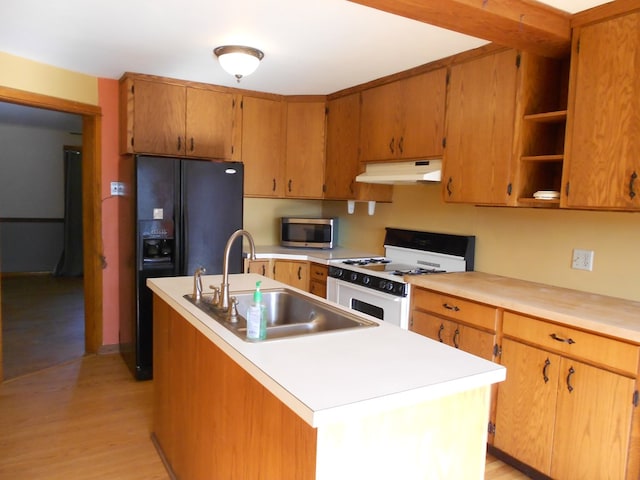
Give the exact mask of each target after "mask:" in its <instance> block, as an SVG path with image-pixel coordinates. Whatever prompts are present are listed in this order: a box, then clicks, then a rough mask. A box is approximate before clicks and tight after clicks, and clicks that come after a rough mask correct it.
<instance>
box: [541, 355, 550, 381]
mask: <svg viewBox="0 0 640 480" xmlns="http://www.w3.org/2000/svg"><path fill="white" fill-rule="evenodd" d="M549 365H551V360H549V359H548V358H547V359H546V360H545V361H544V367H542V379H543V380H544V383H547V382H548V381H549V377H548V376H547V369H548V368H549Z"/></svg>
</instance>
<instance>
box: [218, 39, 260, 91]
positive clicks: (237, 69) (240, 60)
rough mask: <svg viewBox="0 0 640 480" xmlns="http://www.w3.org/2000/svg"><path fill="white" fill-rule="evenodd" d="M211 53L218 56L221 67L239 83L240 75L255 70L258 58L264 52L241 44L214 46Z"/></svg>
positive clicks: (258, 61) (242, 75) (244, 75)
mask: <svg viewBox="0 0 640 480" xmlns="http://www.w3.org/2000/svg"><path fill="white" fill-rule="evenodd" d="M213 53H215V54H216V56H217V57H218V61H219V62H220V65H221V66H222V68H223V69H224V70H225V71H226V72H228V73H230V74H231V75H233V76H234V77H236V78H237V79H238V83H240V79H241V78H242V77H246V76H247V75H250V74H252V73H253V72H255V71H256V68H258V65H259V64H260V60H262V58H263V57H264V53H262V52H261V51H260V50H258V49H257V48H253V47H244V46H242V45H224V46H221V47H216V48H215V49H214V50H213Z"/></svg>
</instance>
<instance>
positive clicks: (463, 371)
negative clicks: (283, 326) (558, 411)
mask: <svg viewBox="0 0 640 480" xmlns="http://www.w3.org/2000/svg"><path fill="white" fill-rule="evenodd" d="M203 280H204V282H203V283H204V284H205V285H216V286H217V285H219V284H220V281H221V277H220V276H206V277H203ZM257 280H262V282H263V284H262V287H263V290H268V289H270V288H278V287H285V286H284V285H283V284H280V283H278V282H275V281H273V280H270V279H267V278H265V277H262V276H259V275H254V274H248V275H231V276H230V284H231V287H230V288H231V292H232V294H233V292H237V291H250V290H252V289H253V287H254V285H255V282H256V281H257ZM148 284H149V287H150V288H151V289H152V291H153V292H154V382H155V398H154V403H155V404H154V421H153V432H154V438H155V441H156V443H157V445H158V446H159V448H160V450H161V452H162V454H163V456H164V459H165V462H166V464H167V465H168V466H169V468H170V469H171V470H172V471H173V473H174V474H175V475H176V476H177V477H178V478H185V479H201V478H202V479H209V478H233V479H245V478H246V479H258V478H262V479H279V480H280V479H331V480H337V479H353V478H369V479H376V478H379V479H387V478H402V479H407V480H408V479H424V478H438V479H458V478H459V479H473V478H477V479H482V478H483V476H484V462H485V444H486V437H487V433H486V432H487V423H488V419H489V404H490V394H491V385H492V384H494V383H497V382H500V381H502V380H504V379H505V369H504V367H501V366H500V365H497V364H494V363H492V362H488V361H486V360H483V359H480V358H478V357H474V356H472V355H469V354H466V353H464V352H460V351H458V350H456V349H453V348H450V347H447V346H445V345H442V344H440V343H438V342H434V341H432V340H429V339H427V338H424V337H422V336H420V335H417V334H414V333H412V332H408V331H404V330H401V329H399V328H397V327H395V326H392V325H385V324H384V323H383V322H379V323H380V324H379V326H377V327H369V328H358V329H352V330H343V331H336V332H327V333H320V334H315V335H310V336H304V337H292V338H288V339H279V340H272V341H265V342H260V343H249V342H245V341H243V340H242V339H240V338H238V337H236V336H235V335H234V334H233V333H232V332H230V331H229V330H227V329H226V328H224V327H223V326H222V325H220V324H219V323H218V322H216V321H215V320H213V319H211V318H209V317H208V316H207V315H206V314H205V313H203V312H202V311H201V310H199V309H198V308H197V307H195V306H193V305H192V304H191V303H190V302H189V301H187V300H186V299H184V298H183V295H184V294H186V293H191V291H192V288H193V279H192V278H190V277H178V278H162V279H152V280H149V282H148ZM298 292H300V291H298ZM301 293H303V292H301Z"/></svg>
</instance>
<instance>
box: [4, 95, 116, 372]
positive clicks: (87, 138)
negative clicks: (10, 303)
mask: <svg viewBox="0 0 640 480" xmlns="http://www.w3.org/2000/svg"><path fill="white" fill-rule="evenodd" d="M0 101H1V102H8V103H15V104H18V105H25V106H28V107H38V108H44V109H47V110H55V111H58V112H65V113H73V114H77V115H81V116H82V158H83V164H82V217H83V218H82V224H83V226H82V234H83V249H84V253H83V266H84V280H83V283H84V312H85V314H84V318H85V325H84V343H85V351H86V352H87V353H96V352H98V349H99V348H100V347H101V346H102V300H103V299H102V269H103V268H104V253H103V245H102V210H101V201H100V198H101V188H102V163H101V161H102V156H101V145H102V135H101V132H102V108H101V107H100V106H98V105H90V104H86V103H80V102H74V101H71V100H65V99H61V98H57V97H50V96H48V95H42V94H39V93H31V92H26V91H23V90H17V89H15V88H10V87H3V86H0ZM0 288H1V286H0ZM1 327H2V315H1V314H0V382H1V381H2V379H3V378H4V375H3V368H2V333H1V332H2V328H1Z"/></svg>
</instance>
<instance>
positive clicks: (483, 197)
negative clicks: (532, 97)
mask: <svg viewBox="0 0 640 480" xmlns="http://www.w3.org/2000/svg"><path fill="white" fill-rule="evenodd" d="M517 76H518V52H516V51H514V50H507V51H502V52H498V53H494V54H491V55H487V56H483V57H480V58H475V59H471V60H468V61H465V62H463V63H459V64H455V65H453V66H452V67H451V74H450V80H449V98H448V102H447V119H446V147H445V150H444V159H443V175H442V184H443V196H444V200H445V201H447V202H461V203H474V204H488V205H506V204H509V203H510V201H511V199H510V191H511V188H510V185H511V182H512V180H511V176H512V164H513V158H512V157H513V156H512V144H513V136H514V119H515V118H514V115H515V103H516V85H517Z"/></svg>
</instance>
